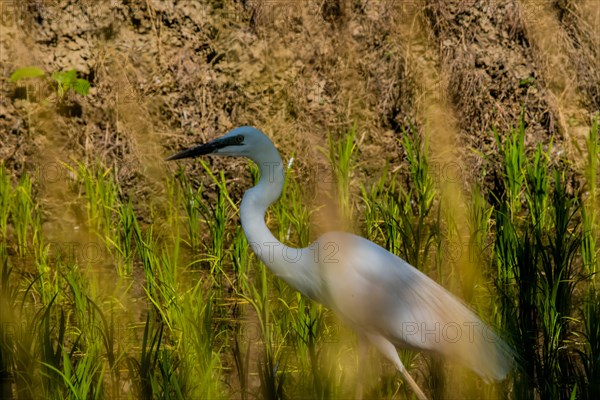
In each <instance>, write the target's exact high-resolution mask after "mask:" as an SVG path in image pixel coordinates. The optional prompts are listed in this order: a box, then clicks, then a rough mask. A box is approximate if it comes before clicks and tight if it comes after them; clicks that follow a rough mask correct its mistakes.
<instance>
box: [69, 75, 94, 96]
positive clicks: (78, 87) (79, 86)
mask: <svg viewBox="0 0 600 400" xmlns="http://www.w3.org/2000/svg"><path fill="white" fill-rule="evenodd" d="M72 87H73V90H74V91H75V92H77V93H79V94H80V95H82V96H87V94H88V93H89V92H90V83H89V82H88V81H87V79H77V80H76V81H75V83H74V84H73V86H72Z"/></svg>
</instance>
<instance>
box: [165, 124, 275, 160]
mask: <svg viewBox="0 0 600 400" xmlns="http://www.w3.org/2000/svg"><path fill="white" fill-rule="evenodd" d="M271 148H274V146H273V143H272V142H271V140H270V139H269V138H268V137H267V136H265V134H264V133H262V132H261V131H259V130H258V129H256V128H254V127H251V126H241V127H239V128H236V129H234V130H232V131H230V132H228V133H227V134H226V135H224V136H221V137H220V138H218V139H215V140H212V141H210V142H208V143H204V144H201V145H198V146H194V147H190V148H189V149H186V150H183V151H180V152H179V153H177V154H174V155H172V156H171V157H169V158H167V161H170V160H179V159H182V158H189V157H198V156H202V155H206V154H214V155H219V156H242V157H249V158H254V156H255V155H258V154H261V153H262V152H264V151H265V150H270V149H271Z"/></svg>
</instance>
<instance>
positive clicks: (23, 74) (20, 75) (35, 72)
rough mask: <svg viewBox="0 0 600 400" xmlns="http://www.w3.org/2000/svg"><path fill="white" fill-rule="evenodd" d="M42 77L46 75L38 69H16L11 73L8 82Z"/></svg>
mask: <svg viewBox="0 0 600 400" xmlns="http://www.w3.org/2000/svg"><path fill="white" fill-rule="evenodd" d="M44 75H46V73H45V72H44V70H43V69H41V68H39V67H23V68H18V69H16V70H15V72H13V73H12V75H11V76H10V81H11V82H17V81H20V80H21V79H30V78H39V77H40V76H44Z"/></svg>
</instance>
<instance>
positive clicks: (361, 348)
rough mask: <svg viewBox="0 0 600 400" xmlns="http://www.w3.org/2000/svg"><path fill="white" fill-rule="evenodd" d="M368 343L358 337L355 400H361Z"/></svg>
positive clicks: (360, 336) (361, 337)
mask: <svg viewBox="0 0 600 400" xmlns="http://www.w3.org/2000/svg"><path fill="white" fill-rule="evenodd" d="M368 350H369V342H368V340H367V338H366V337H365V336H363V335H358V368H357V371H356V372H357V376H356V400H362V398H363V382H364V376H365V372H366V369H367V368H366V366H367V356H368Z"/></svg>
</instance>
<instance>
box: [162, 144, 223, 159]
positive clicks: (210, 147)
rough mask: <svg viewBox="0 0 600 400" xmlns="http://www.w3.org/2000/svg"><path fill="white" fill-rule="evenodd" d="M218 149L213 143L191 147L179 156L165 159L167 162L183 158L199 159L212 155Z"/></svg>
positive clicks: (175, 155) (174, 155) (178, 154)
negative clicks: (199, 157)
mask: <svg viewBox="0 0 600 400" xmlns="http://www.w3.org/2000/svg"><path fill="white" fill-rule="evenodd" d="M216 149H218V147H217V146H215V144H214V143H213V142H208V143H204V144H201V145H198V146H194V147H190V148H189V149H185V150H182V151H180V152H179V153H177V154H173V155H172V156H171V157H168V158H166V159H165V161H172V160H181V159H182V158H190V157H198V156H203V155H205V154H210V153H212V152H213V151H215V150H216Z"/></svg>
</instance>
